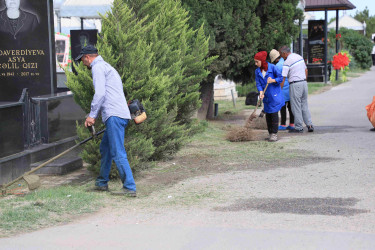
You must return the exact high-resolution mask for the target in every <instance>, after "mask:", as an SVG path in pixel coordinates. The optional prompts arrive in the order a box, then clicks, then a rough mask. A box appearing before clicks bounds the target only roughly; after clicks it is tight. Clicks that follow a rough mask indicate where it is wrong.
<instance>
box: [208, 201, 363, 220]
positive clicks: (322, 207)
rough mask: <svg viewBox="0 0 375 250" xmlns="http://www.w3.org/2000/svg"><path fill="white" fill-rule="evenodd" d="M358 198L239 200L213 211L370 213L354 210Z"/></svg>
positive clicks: (347, 214) (333, 214)
mask: <svg viewBox="0 0 375 250" xmlns="http://www.w3.org/2000/svg"><path fill="white" fill-rule="evenodd" d="M358 201H359V200H358V199H356V198H274V199H272V198H265V199H247V200H238V201H237V202H236V203H235V204H233V205H230V206H227V207H216V208H214V209H213V211H223V212H229V211H234V212H236V211H246V210H256V211H260V212H264V213H291V214H308V215H331V216H337V215H339V216H353V215H356V214H361V213H368V212H369V211H368V210H364V209H355V208H353V207H354V206H355V205H356V204H357V203H358Z"/></svg>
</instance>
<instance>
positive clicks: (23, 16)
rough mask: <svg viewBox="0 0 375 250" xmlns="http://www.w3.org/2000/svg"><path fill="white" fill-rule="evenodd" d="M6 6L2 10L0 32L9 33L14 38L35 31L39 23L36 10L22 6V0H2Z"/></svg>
mask: <svg viewBox="0 0 375 250" xmlns="http://www.w3.org/2000/svg"><path fill="white" fill-rule="evenodd" d="M2 1H4V3H5V8H4V9H2V10H0V32H1V33H5V34H8V35H9V36H11V37H12V38H13V39H14V40H17V39H19V38H20V37H24V36H26V35H28V34H29V33H32V32H34V31H35V29H36V27H37V26H38V25H39V20H38V14H36V13H35V10H29V9H26V8H21V6H20V5H21V1H22V0H2Z"/></svg>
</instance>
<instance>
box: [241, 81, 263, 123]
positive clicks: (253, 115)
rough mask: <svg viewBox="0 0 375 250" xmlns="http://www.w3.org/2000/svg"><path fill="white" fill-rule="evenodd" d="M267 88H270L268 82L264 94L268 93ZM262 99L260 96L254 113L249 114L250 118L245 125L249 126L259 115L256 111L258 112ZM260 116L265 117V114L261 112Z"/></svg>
mask: <svg viewBox="0 0 375 250" xmlns="http://www.w3.org/2000/svg"><path fill="white" fill-rule="evenodd" d="M267 88H268V83H267V85H266V88H265V89H264V92H263V95H264V94H265V93H266V91H267ZM261 100H262V99H260V98H259V100H258V103H257V105H256V106H255V109H254V111H253V113H252V114H251V115H250V116H249V118H248V119H247V121H246V125H245V127H249V124H250V122H252V121H253V120H254V119H255V118H256V117H257V114H256V112H257V109H258V107H259V106H260V101H261ZM259 117H263V114H262V113H261V114H260V115H259Z"/></svg>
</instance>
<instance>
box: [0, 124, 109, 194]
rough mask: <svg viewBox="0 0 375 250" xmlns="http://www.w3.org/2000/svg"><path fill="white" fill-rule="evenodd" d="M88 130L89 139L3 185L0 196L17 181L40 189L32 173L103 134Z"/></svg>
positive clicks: (91, 127) (32, 188) (92, 129)
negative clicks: (22, 180) (22, 181)
mask: <svg viewBox="0 0 375 250" xmlns="http://www.w3.org/2000/svg"><path fill="white" fill-rule="evenodd" d="M88 129H89V130H90V132H91V137H89V138H87V139H85V140H83V141H81V142H79V143H77V144H76V145H74V146H73V147H71V148H68V149H67V150H65V151H64V152H62V153H60V154H58V155H56V156H55V157H53V158H51V159H49V160H48V161H46V162H43V163H42V164H40V165H39V166H38V167H36V168H34V169H32V170H30V171H29V172H26V173H24V174H23V175H22V176H20V177H18V178H17V179H15V180H13V181H12V182H9V183H8V184H5V185H3V186H2V188H1V194H2V195H6V192H7V191H6V188H7V187H9V186H11V185H13V184H14V183H16V182H17V181H19V180H21V179H24V180H25V182H26V183H27V186H28V188H29V190H34V189H37V188H38V187H40V179H39V176H38V175H32V173H34V172H35V171H37V170H39V169H41V168H42V167H44V166H46V165H47V164H49V163H51V162H53V161H54V160H56V159H58V158H60V157H61V156H63V155H65V154H67V153H69V152H70V151H72V150H73V149H75V148H77V147H79V146H81V145H83V144H85V143H86V142H88V141H90V140H92V139H93V138H95V137H97V136H98V135H100V134H102V133H104V131H105V129H103V130H101V131H99V132H98V133H95V128H94V126H90V127H88Z"/></svg>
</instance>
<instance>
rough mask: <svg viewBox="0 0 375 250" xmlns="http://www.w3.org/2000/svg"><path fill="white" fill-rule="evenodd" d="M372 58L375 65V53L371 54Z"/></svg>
mask: <svg viewBox="0 0 375 250" xmlns="http://www.w3.org/2000/svg"><path fill="white" fill-rule="evenodd" d="M371 58H372V65H375V54H371Z"/></svg>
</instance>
